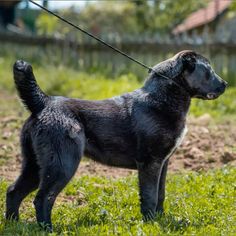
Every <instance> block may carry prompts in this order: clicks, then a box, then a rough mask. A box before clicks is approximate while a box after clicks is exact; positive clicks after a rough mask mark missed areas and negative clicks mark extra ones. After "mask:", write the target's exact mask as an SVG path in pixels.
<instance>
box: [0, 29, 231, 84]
mask: <svg viewBox="0 0 236 236" xmlns="http://www.w3.org/2000/svg"><path fill="white" fill-rule="evenodd" d="M0 43H1V47H0V54H1V55H2V56H4V55H9V53H11V54H12V56H14V57H17V58H23V59H25V60H28V61H30V62H35V63H41V64H42V65H46V64H48V63H50V64H55V65H58V64H64V65H68V66H71V67H74V68H76V69H79V70H90V71H94V70H101V69H102V70H104V71H105V72H107V73H108V74H113V75H117V74H119V73H127V72H131V73H135V74H137V75H138V76H139V77H140V78H143V77H145V76H146V75H147V72H146V71H145V70H144V69H143V68H141V67H139V66H138V65H136V64H134V63H133V62H131V61H129V60H128V59H127V58H125V57H123V56H121V55H119V54H117V53H115V52H113V51H112V50H111V49H109V48H106V47H105V46H103V45H101V44H99V43H97V42H96V41H93V40H91V39H86V40H82V41H80V42H76V41H73V40H70V39H60V38H50V37H38V36H25V35H20V34H12V33H0ZM109 43H111V44H112V45H114V46H116V47H118V48H119V49H121V50H123V51H125V52H127V53H129V54H130V55H132V56H134V57H135V58H137V59H139V60H140V61H142V62H144V63H145V64H147V65H150V66H152V65H155V64H157V63H158V62H160V61H162V60H164V59H166V58H168V57H170V56H172V55H173V54H174V53H176V52H178V51H180V50H184V49H191V50H195V51H198V52H200V53H202V54H203V55H205V56H206V57H207V58H210V60H211V62H212V65H213V67H214V69H215V70H216V72H217V73H219V74H220V75H221V76H222V77H224V78H225V79H226V80H228V81H229V82H230V84H231V85H236V45H235V44H230V43H228V44H220V43H218V44H216V43H215V44H204V45H190V44H186V43H185V44H177V43H173V42H172V43H168V42H167V43H164V42H162V43H157V42H155V41H151V40H147V41H122V42H117V41H114V40H113V41H110V42H109Z"/></svg>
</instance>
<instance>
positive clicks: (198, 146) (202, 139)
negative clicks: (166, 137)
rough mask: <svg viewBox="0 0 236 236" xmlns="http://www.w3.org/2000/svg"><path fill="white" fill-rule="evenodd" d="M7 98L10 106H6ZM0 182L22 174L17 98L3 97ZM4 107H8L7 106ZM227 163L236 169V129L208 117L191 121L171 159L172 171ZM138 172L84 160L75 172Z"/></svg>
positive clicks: (21, 115)
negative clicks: (2, 179)
mask: <svg viewBox="0 0 236 236" xmlns="http://www.w3.org/2000/svg"><path fill="white" fill-rule="evenodd" d="M6 99H7V101H8V102H7V104H6V102H5V101H6ZM0 103H1V104H2V106H1V107H0V131H1V132H0V179H1V178H5V179H8V180H11V181H12V180H13V179H15V178H16V177H17V176H18V175H19V172H20V166H21V155H20V150H19V133H20V129H21V126H22V123H23V121H24V119H25V118H26V116H27V113H26V112H22V107H21V106H20V105H19V103H17V102H16V97H11V96H9V95H8V96H4V94H1V95H0ZM4 104H5V105H4ZM225 164H229V165H233V166H236V126H235V124H234V122H231V121H222V122H221V123H220V124H214V122H213V119H212V118H211V117H210V116H209V115H207V114H205V115H203V116H201V117H199V118H190V119H189V120H188V133H187V135H186V137H185V139H184V141H183V143H182V145H181V146H180V147H179V149H178V150H177V152H176V153H175V154H174V155H173V156H172V157H171V159H170V164H169V170H170V171H172V172H176V171H183V170H194V171H200V170H208V169H212V168H219V167H221V166H223V165H225ZM132 173H135V171H132V170H127V169H121V168H115V167H108V166H104V165H101V164H98V163H95V162H94V161H91V160H85V161H82V162H81V164H80V167H79V169H78V171H77V173H76V176H81V175H87V174H89V175H97V176H108V177H114V178H116V177H121V176H127V175H130V174H132Z"/></svg>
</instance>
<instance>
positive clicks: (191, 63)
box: [179, 51, 197, 73]
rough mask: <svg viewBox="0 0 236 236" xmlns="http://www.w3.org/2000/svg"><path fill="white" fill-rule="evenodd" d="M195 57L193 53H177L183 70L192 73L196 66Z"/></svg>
mask: <svg viewBox="0 0 236 236" xmlns="http://www.w3.org/2000/svg"><path fill="white" fill-rule="evenodd" d="M196 56H197V54H196V53H195V52H193V51H182V52H180V53H179V58H180V59H181V61H182V64H183V68H182V69H183V70H187V71H188V72H189V73H192V72H193V71H194V69H195V66H196Z"/></svg>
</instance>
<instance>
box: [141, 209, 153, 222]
mask: <svg viewBox="0 0 236 236" xmlns="http://www.w3.org/2000/svg"><path fill="white" fill-rule="evenodd" d="M142 214H143V221H144V222H147V221H152V220H154V218H155V217H156V214H155V213H154V212H153V211H152V210H148V211H145V212H143V213H142Z"/></svg>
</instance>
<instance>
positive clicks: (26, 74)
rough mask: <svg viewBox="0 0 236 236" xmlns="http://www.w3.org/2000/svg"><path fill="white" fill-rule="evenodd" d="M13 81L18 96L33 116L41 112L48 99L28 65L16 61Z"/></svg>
mask: <svg viewBox="0 0 236 236" xmlns="http://www.w3.org/2000/svg"><path fill="white" fill-rule="evenodd" d="M13 73H14V80H15V84H16V88H17V90H18V93H19V96H20V98H21V99H22V101H23V103H24V104H25V106H26V107H27V108H28V110H30V111H31V112H32V113H33V114H37V113H39V112H40V111H42V110H43V108H44V107H45V104H46V102H47V101H48V100H49V97H48V96H47V95H46V94H45V93H44V92H43V91H42V90H41V89H40V88H39V86H38V84H37V82H36V80H35V77H34V74H33V69H32V66H31V65H30V64H28V63H27V62H24V61H17V62H16V63H15V64H14V66H13Z"/></svg>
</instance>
